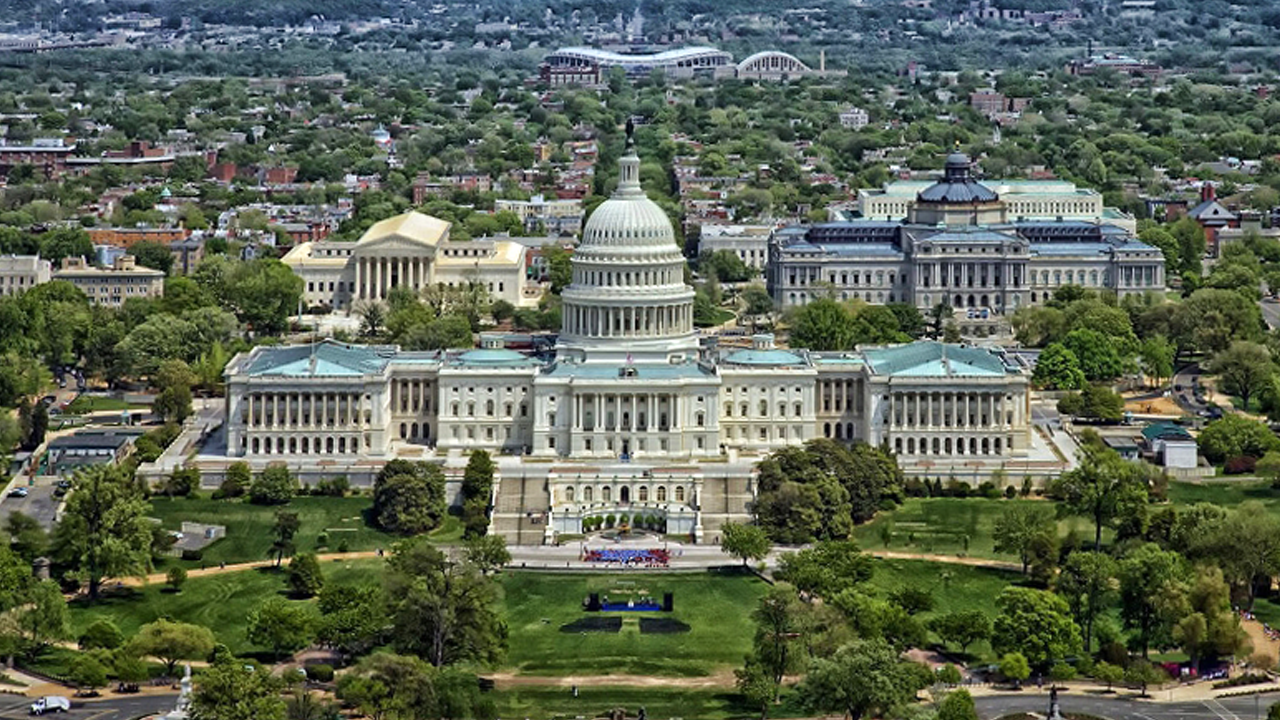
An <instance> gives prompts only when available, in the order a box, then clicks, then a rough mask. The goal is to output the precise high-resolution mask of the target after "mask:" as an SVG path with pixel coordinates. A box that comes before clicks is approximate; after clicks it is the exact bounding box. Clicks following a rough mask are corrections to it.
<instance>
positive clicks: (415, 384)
mask: <svg viewBox="0 0 1280 720" xmlns="http://www.w3.org/2000/svg"><path fill="white" fill-rule="evenodd" d="M435 392H436V387H435V383H433V382H431V381H430V380H421V379H419V380H413V379H407V380H393V381H391V409H392V411H393V412H395V413H396V414H400V415H403V414H405V413H418V412H428V413H429V412H431V396H432V395H434V394H435Z"/></svg>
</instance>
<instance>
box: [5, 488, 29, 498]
mask: <svg viewBox="0 0 1280 720" xmlns="http://www.w3.org/2000/svg"><path fill="white" fill-rule="evenodd" d="M27 493H28V490H27V489H26V488H24V487H16V488H14V489H12V490H10V491H9V497H11V498H24V497H26V496H27Z"/></svg>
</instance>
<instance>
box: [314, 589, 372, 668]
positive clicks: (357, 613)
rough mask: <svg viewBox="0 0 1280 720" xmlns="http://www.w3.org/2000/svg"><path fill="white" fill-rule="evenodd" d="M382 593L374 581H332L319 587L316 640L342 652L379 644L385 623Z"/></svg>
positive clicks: (357, 653) (363, 650)
mask: <svg viewBox="0 0 1280 720" xmlns="http://www.w3.org/2000/svg"><path fill="white" fill-rule="evenodd" d="M382 600H383V599H382V593H381V591H380V589H379V588H378V587H377V586H374V585H358V586H352V585H334V584H333V583H329V584H328V585H326V586H325V587H323V588H322V589H321V590H320V599H319V602H318V606H319V609H320V617H319V619H318V621H317V626H316V640H317V641H318V642H320V643H321V644H323V645H326V646H328V647H331V648H334V649H335V650H337V651H338V652H340V653H342V654H343V655H345V656H348V657H350V656H352V655H359V654H362V653H364V652H367V651H368V650H369V649H371V648H372V647H374V646H375V645H377V644H380V642H381V637H382V634H383V628H384V627H385V626H386V609H385V605H384V603H383V601H382Z"/></svg>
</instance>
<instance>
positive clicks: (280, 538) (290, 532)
mask: <svg viewBox="0 0 1280 720" xmlns="http://www.w3.org/2000/svg"><path fill="white" fill-rule="evenodd" d="M300 527H302V521H301V520H299V519H298V513H295V512H285V511H283V510H280V511H277V512H276V522H275V525H274V526H273V527H272V534H273V535H274V536H275V539H274V540H272V542H271V554H272V555H275V556H276V567H280V563H281V561H283V560H284V556H285V555H288V554H290V553H292V552H293V549H294V544H293V536H294V535H296V534H297V533H298V528H300Z"/></svg>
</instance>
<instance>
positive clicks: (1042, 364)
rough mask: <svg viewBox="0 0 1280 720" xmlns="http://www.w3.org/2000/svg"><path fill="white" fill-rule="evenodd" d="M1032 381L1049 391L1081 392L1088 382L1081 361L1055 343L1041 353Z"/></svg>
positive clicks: (1062, 346) (1064, 347)
mask: <svg viewBox="0 0 1280 720" xmlns="http://www.w3.org/2000/svg"><path fill="white" fill-rule="evenodd" d="M1031 381H1032V382H1034V383H1035V384H1036V385H1039V386H1040V387H1042V388H1045V389H1048V390H1079V389H1080V388H1082V387H1084V386H1085V382H1086V381H1085V378H1084V371H1083V370H1081V369H1080V360H1079V359H1078V358H1076V354H1075V353H1073V352H1071V351H1070V350H1068V349H1067V348H1066V346H1064V345H1062V344H1061V343H1053V344H1051V345H1049V347H1047V348H1045V349H1044V352H1042V353H1040V357H1039V358H1037V359H1036V369H1035V371H1034V372H1033V373H1032V374H1031Z"/></svg>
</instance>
